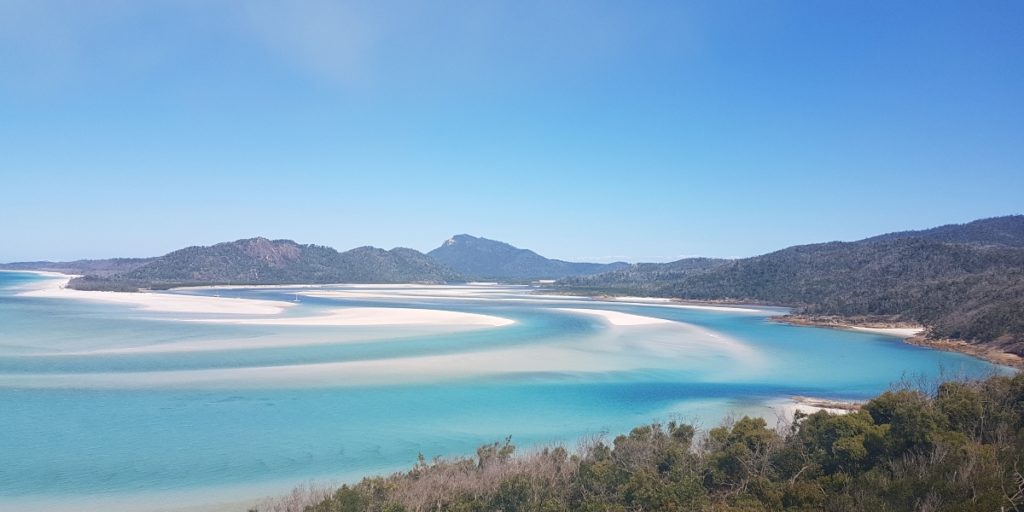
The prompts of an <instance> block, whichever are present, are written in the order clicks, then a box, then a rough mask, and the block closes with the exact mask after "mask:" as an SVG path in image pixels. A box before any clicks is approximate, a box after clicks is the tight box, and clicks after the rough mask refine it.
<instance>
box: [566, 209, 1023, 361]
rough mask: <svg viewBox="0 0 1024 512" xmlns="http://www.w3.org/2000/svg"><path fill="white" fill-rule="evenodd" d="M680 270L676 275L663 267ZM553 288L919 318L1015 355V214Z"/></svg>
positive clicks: (1019, 319) (639, 270)
mask: <svg viewBox="0 0 1024 512" xmlns="http://www.w3.org/2000/svg"><path fill="white" fill-rule="evenodd" d="M684 264H685V265H684ZM680 265H683V266H682V270H680V271H676V272H672V271H671V269H672V268H673V267H679V266H680ZM559 285H560V286H562V287H565V288H569V289H576V290H579V291H586V292H590V293H619V294H644V295H656V296H665V297H678V298H683V299H696V300H735V301H752V302H767V303H776V304H786V305H791V306H795V307H797V308H798V312H801V313H805V314H810V315H838V316H845V317H867V318H868V319H872V320H876V321H877V320H885V321H910V322H918V323H922V324H924V325H926V326H928V327H930V335H931V336H932V337H942V338H956V339H963V340H967V341H972V342H986V343H989V344H994V345H996V346H999V347H1000V348H1002V349H1004V350H1007V351H1010V352H1014V353H1017V354H1021V355H1024V216H1013V217H1002V218H998V219H986V220H983V221H977V222H973V223H970V224H964V225H958V226H944V227H942V228H936V229H933V230H927V231H919V232H905V233H893V234H889V235H884V236H881V237H875V238H869V239H866V240H861V241H858V242H830V243H823V244H813V245H802V246H796V247H790V248H787V249H783V250H781V251H776V252H773V253H769V254H765V255H762V256H756V257H753V258H745V259H738V260H732V261H725V262H721V261H719V262H707V261H705V262H701V261H699V260H681V261H679V262H674V263H668V264H653V265H650V264H649V265H646V266H640V265H634V266H631V267H630V268H628V269H623V270H619V271H616V272H611V273H605V274H599V275H596V276H589V277H577V278H571V279H565V280H562V281H560V282H559Z"/></svg>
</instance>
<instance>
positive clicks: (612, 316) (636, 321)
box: [556, 308, 673, 325]
mask: <svg viewBox="0 0 1024 512" xmlns="http://www.w3.org/2000/svg"><path fill="white" fill-rule="evenodd" d="M556 310H557V311H565V312H566V313H573V314H577V315H589V316H596V317H598V318H600V319H601V320H604V321H605V322H606V323H608V324H609V325H654V324H671V323H673V322H672V321H671V320H665V319H663V318H654V317H652V316H641V315H632V314H629V313H620V312H618V311H608V310H604V309H580V308H556Z"/></svg>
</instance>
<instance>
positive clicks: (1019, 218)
mask: <svg viewBox="0 0 1024 512" xmlns="http://www.w3.org/2000/svg"><path fill="white" fill-rule="evenodd" d="M896 238H925V239H928V240H935V241H937V242H949V243H958V244H972V245H1004V246H1007V247H1024V215H1008V216H1006V217H993V218H991V219H981V220H976V221H974V222H968V223H967V224H948V225H945V226H939V227H937V228H932V229H925V230H921V231H900V232H897V233H888V234H885V235H879V236H876V237H872V238H868V239H865V240H862V242H873V241H878V240H892V239H896Z"/></svg>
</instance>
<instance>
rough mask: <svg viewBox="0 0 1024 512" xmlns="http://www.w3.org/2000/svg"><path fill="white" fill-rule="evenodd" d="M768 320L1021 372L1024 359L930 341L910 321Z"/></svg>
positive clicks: (956, 343) (920, 327)
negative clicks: (867, 336)
mask: <svg viewBox="0 0 1024 512" xmlns="http://www.w3.org/2000/svg"><path fill="white" fill-rule="evenodd" d="M769 320H770V321H773V322H779V323H784V324H788V325H793V326H797V327H824V328H827V329H841V330H846V331H859V332H870V333H874V334H880V335H883V336H893V337H897V338H900V339H902V340H903V342H904V343H908V344H910V345H916V346H919V347H924V348H930V349H934V350H942V351H945V352H957V353H960V354H965V355H969V356H971V357H977V358H978V359H983V360H985V361H988V362H990V363H994V364H998V365H1003V366H1009V367H1012V368H1015V369H1017V370H1024V357H1021V356H1019V355H1017V354H1013V353H1010V352H1004V351H1002V350H999V349H998V348H993V347H986V346H979V345H974V344H971V343H968V342H966V341H963V340H955V339H948V338H940V339H931V338H928V337H927V336H926V331H927V328H926V327H925V326H923V325H918V324H914V323H911V322H880V321H871V320H864V321H858V320H856V319H851V318H843V317H836V316H822V317H816V316H808V315H785V316H776V317H771V318H769Z"/></svg>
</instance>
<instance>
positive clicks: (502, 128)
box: [0, 0, 1024, 261]
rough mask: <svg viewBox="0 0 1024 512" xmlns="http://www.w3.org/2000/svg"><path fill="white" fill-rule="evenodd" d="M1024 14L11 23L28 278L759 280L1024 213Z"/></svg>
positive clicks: (219, 14) (41, 0)
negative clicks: (412, 256) (586, 267)
mask: <svg viewBox="0 0 1024 512" xmlns="http://www.w3.org/2000/svg"><path fill="white" fill-rule="evenodd" d="M1022 26H1024V2H1019V1H1014V0H1005V1H987V0H980V1H962V2H945V1H928V2H915V1H899V2H892V1H856V2H853V1H849V2H846V1H828V2H813V1H800V2H788V1H773V0H753V1H748V0H744V1H731V0H714V1H708V2H688V1H658V0H650V1H640V2H622V1H610V2H601V1H597V0H587V1H580V2H575V1H572V0H560V1H556V2H551V1H536V2H533V1H507V2H505V1H497V0H495V1H470V0H467V1H464V2H450V1H444V0H437V1H429V2H421V1H416V2H397V1H396V2H392V1H371V2H334V1H318V0H309V1H303V2H276V1H264V0H252V1H212V2H211V1H189V0H181V1H174V2H167V1H161V0H151V1H146V2H136V1H128V0H125V1H116V0H110V1H90V0H69V1H51V0H25V1H22V0H4V1H2V2H0V233H2V236H3V242H2V244H0V261H23V260H36V259H54V260H61V259H76V258H99V257H113V256H151V255H159V254H163V253H166V252H169V251H171V250H174V249H178V248H181V247H184V246H188V245H208V244H212V243H217V242H221V241H227V240H234V239H239V238H248V237H252V236H257V235H259V236H265V237H269V238H288V239H293V240H295V241H298V242H300V243H318V244H324V245H330V246H333V247H335V248H338V249H342V250H343V249H348V248H352V247H357V246H362V245H373V246H378V247H384V248H391V247H395V246H404V247H412V248H414V249H419V250H422V251H427V250H430V249H432V248H434V247H437V246H438V245H440V244H441V243H442V242H443V241H444V240H446V239H447V238H449V237H450V236H452V235H454V234H458V233H469V234H473V235H477V236H483V237H487V238H492V239H497V240H502V241H507V242H509V243H512V244H513V245H516V246H520V247H526V248H530V249H533V250H535V251H537V252H538V253H540V254H542V255H545V256H548V257H557V258H562V259H569V260H591V261H612V260H627V261H668V260H673V259H678V258H681V257H685V256H697V255H699V256H715V257H743V256H752V255H756V254H760V253H764V252H768V251H772V250H775V249H779V248H782V247H786V246H789V245H794V244H801V243H812V242H822V241H829V240H855V239H859V238H863V237H867V236H871V235H875V234H879V233H884V232H890V231H898V230H905V229H915V228H927V227H932V226H936V225H941V224H947V223H958V222H966V221H970V220H973V219H977V218H984V217H991V216H999V215H1007V214H1015V213H1022V212H1024V206H1022V205H1024V199H1022V198H1024V30H1022V29H1021V27H1022Z"/></svg>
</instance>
